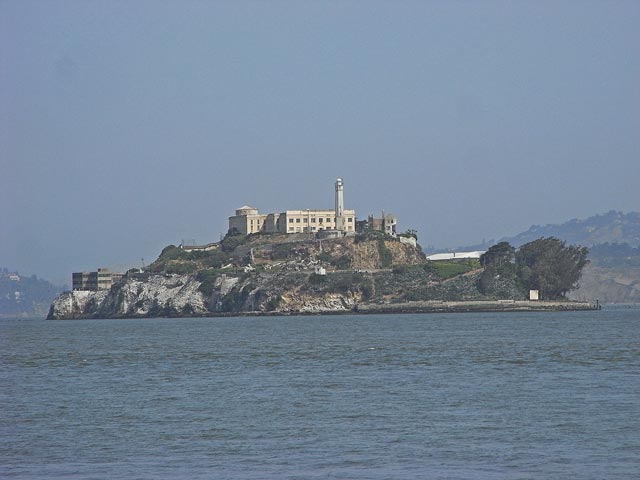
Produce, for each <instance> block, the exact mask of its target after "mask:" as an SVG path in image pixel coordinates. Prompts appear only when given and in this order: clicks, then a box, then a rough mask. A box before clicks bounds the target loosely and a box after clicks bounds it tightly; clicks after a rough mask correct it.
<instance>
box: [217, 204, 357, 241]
mask: <svg viewBox="0 0 640 480" xmlns="http://www.w3.org/2000/svg"><path fill="white" fill-rule="evenodd" d="M343 218H344V231H345V232H355V230H356V212H355V210H344V212H343ZM335 229H336V212H335V210H286V211H284V212H282V213H267V214H261V213H259V212H258V209H257V208H253V207H249V206H244V207H242V208H239V209H237V210H236V214H235V215H234V216H232V217H229V231H230V232H235V233H240V234H242V235H248V234H250V233H259V232H264V233H305V232H319V231H321V230H335Z"/></svg>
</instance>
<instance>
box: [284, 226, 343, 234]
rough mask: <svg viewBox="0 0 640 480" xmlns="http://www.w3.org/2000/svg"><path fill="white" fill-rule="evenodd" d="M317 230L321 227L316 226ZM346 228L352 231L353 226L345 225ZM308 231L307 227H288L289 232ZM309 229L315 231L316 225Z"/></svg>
mask: <svg viewBox="0 0 640 480" xmlns="http://www.w3.org/2000/svg"><path fill="white" fill-rule="evenodd" d="M318 230H323V228H321V227H318ZM347 230H349V231H353V227H351V226H349V227H347ZM308 231H309V227H302V228H301V227H289V232H297V233H300V232H308ZM311 231H312V232H315V231H316V227H311Z"/></svg>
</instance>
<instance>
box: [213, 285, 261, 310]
mask: <svg viewBox="0 0 640 480" xmlns="http://www.w3.org/2000/svg"><path fill="white" fill-rule="evenodd" d="M254 288H256V287H255V285H253V284H251V283H249V284H248V285H245V286H241V287H234V288H233V289H232V290H231V291H230V292H229V293H228V294H227V295H225V296H224V297H223V298H222V306H221V309H222V311H223V312H239V311H241V310H242V307H243V305H244V302H245V301H246V300H247V298H248V297H249V294H250V293H251V291H252V290H253V289H254Z"/></svg>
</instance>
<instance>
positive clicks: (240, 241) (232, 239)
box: [220, 233, 249, 253]
mask: <svg viewBox="0 0 640 480" xmlns="http://www.w3.org/2000/svg"><path fill="white" fill-rule="evenodd" d="M248 240H249V236H248V235H241V234H228V233H227V235H226V236H225V237H224V238H223V239H222V242H220V246H221V248H222V251H223V252H228V253H230V252H233V251H234V250H235V249H236V247H239V246H240V245H244V244H245V243H247V241H248Z"/></svg>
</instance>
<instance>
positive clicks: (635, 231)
mask: <svg viewBox="0 0 640 480" xmlns="http://www.w3.org/2000/svg"><path fill="white" fill-rule="evenodd" d="M541 237H556V238H559V239H561V240H564V241H566V242H567V243H568V244H571V245H581V246H585V247H589V250H590V253H589V260H590V264H589V265H587V267H586V268H585V270H584V272H583V274H582V278H581V280H580V288H578V289H577V290H574V291H572V292H571V293H570V294H569V298H571V299H574V300H595V299H598V300H600V301H601V302H602V303H640V213H639V212H629V213H623V212H618V211H615V210H611V211H610V212H607V213H603V214H601V215H594V216H592V217H589V218H586V219H573V220H569V221H568V222H564V223H561V224H549V225H533V226H532V227H531V228H529V230H527V231H525V232H522V233H520V234H518V235H515V236H513V237H505V238H502V239H500V240H499V241H504V242H509V243H510V244H511V245H513V246H514V247H519V246H521V245H523V244H525V243H528V242H531V241H533V240H535V239H537V238H541ZM495 243H498V242H497V241H493V240H492V241H490V242H488V243H487V244H482V245H471V246H466V247H457V248H455V249H453V251H473V250H486V249H488V248H489V247H490V246H491V245H493V244H495ZM443 251H446V250H443Z"/></svg>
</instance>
